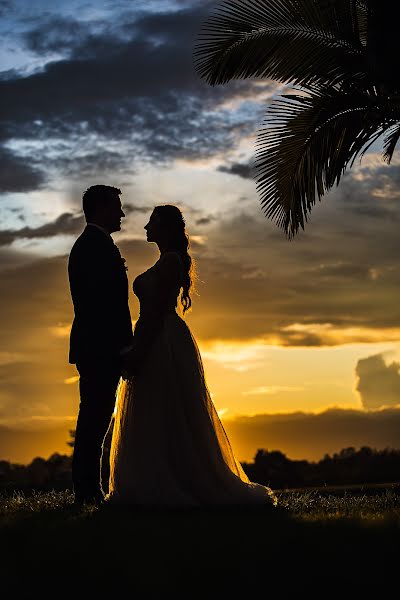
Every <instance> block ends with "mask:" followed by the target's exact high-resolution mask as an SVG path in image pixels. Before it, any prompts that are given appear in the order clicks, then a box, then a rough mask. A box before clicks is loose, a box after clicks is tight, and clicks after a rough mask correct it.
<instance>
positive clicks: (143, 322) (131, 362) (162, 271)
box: [122, 252, 183, 375]
mask: <svg viewBox="0 0 400 600" xmlns="http://www.w3.org/2000/svg"><path fill="white" fill-rule="evenodd" d="M182 274H183V267H182V260H181V258H180V256H179V254H178V253H177V252H167V253H166V254H165V255H164V256H162V257H161V259H160V261H159V263H158V265H157V289H156V290H155V294H154V298H153V299H152V303H151V307H149V309H148V310H146V312H145V313H141V314H140V316H139V319H138V321H137V322H136V325H135V329H134V335H133V343H132V346H131V348H130V349H129V350H128V351H127V352H125V353H124V354H123V357H122V359H123V362H124V365H125V366H126V370H128V371H129V372H130V373H131V374H133V375H134V374H135V373H137V372H138V371H140V367H141V365H142V364H143V362H144V360H145V359H146V357H147V354H148V352H149V350H150V348H151V346H152V345H153V343H154V341H155V339H156V338H157V336H158V335H159V333H160V331H161V329H162V326H163V323H164V319H165V316H166V314H167V311H168V308H169V306H168V302H169V300H170V298H171V293H173V291H174V290H176V289H178V288H179V284H180V282H181V281H182Z"/></svg>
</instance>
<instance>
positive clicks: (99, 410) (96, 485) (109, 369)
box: [72, 362, 121, 502]
mask: <svg viewBox="0 0 400 600" xmlns="http://www.w3.org/2000/svg"><path fill="white" fill-rule="evenodd" d="M76 367H77V369H78V372H79V375H80V378H79V392H80V404H79V412H78V419H77V424H76V431H75V441H74V452H73V458H72V483H73V487H74V494H75V500H76V501H78V502H83V501H88V500H91V499H95V500H100V499H101V498H102V495H103V494H102V486H101V472H100V469H101V454H102V444H103V440H104V437H105V435H106V433H107V430H108V428H109V425H110V422H111V419H112V415H113V412H114V407H115V399H116V398H115V396H116V390H117V387H118V382H119V379H120V374H121V373H120V367H119V365H116V364H112V363H111V364H110V363H87V362H85V363H77V365H76Z"/></svg>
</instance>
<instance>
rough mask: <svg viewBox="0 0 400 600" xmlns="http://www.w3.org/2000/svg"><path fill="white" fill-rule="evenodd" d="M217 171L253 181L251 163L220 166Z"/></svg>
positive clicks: (253, 174) (253, 175)
mask: <svg viewBox="0 0 400 600" xmlns="http://www.w3.org/2000/svg"><path fill="white" fill-rule="evenodd" d="M217 171H222V173H229V174H230V175H237V176H238V177H242V178H243V179H254V178H255V173H254V167H253V164H252V163H232V164H230V165H222V166H220V167H218V168H217Z"/></svg>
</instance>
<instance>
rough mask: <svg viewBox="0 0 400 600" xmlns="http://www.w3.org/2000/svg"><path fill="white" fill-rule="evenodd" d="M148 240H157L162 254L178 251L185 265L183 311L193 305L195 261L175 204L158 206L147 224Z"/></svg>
mask: <svg viewBox="0 0 400 600" xmlns="http://www.w3.org/2000/svg"><path fill="white" fill-rule="evenodd" d="M144 228H145V230H146V233H147V241H148V242H155V243H156V244H157V245H158V247H159V249H160V252H161V254H163V253H165V252H168V251H171V250H173V251H175V252H178V253H179V254H180V256H181V258H182V262H183V265H184V277H183V282H182V293H181V304H182V306H183V313H185V312H186V311H187V310H189V308H190V307H191V305H192V300H191V297H190V291H191V289H192V288H193V285H194V262H193V259H192V257H191V256H190V254H189V246H190V240H189V236H188V234H187V233H186V229H185V219H184V218H183V215H182V212H181V211H180V209H179V208H178V207H177V206H174V205H173V204H161V205H159V206H156V207H155V208H154V210H153V212H152V213H151V216H150V219H149V222H148V223H147V224H146V225H145V227H144Z"/></svg>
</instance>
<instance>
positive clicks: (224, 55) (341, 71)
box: [194, 0, 366, 87]
mask: <svg viewBox="0 0 400 600" xmlns="http://www.w3.org/2000/svg"><path fill="white" fill-rule="evenodd" d="M321 4H324V6H325V8H326V9H328V8H329V10H323V9H322V8H321ZM357 6H358V4H357V2H356V0H320V1H317V0H302V1H300V0H225V2H221V4H220V5H219V6H218V7H217V8H216V9H215V10H216V12H215V14H213V15H212V16H210V17H209V18H208V20H207V21H206V22H205V25H204V26H203V28H202V29H201V31H200V34H199V38H198V43H197V44H196V45H195V50H194V58H195V69H196V70H197V72H198V73H199V75H200V77H202V78H204V79H205V80H206V81H207V82H208V83H209V84H210V85H216V84H224V83H227V82H228V81H230V80H232V79H245V78H250V77H262V78H269V79H274V80H276V81H280V82H282V83H288V84H293V85H301V86H303V87H304V86H307V85H309V84H317V83H319V84H324V85H325V84H328V83H329V84H330V85H334V84H336V83H338V82H340V81H342V80H343V79H346V78H347V79H354V78H362V77H363V76H364V74H365V72H366V67H365V64H364V61H365V57H364V55H363V47H362V43H361V41H360V33H359V31H360V26H359V19H358V16H357V15H358V14H359V13H360V10H361V8H359V10H358V12H357V11H356V8H357ZM360 7H361V5H360ZM360 14H361V13H360ZM316 56H317V57H318V58H316Z"/></svg>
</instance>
